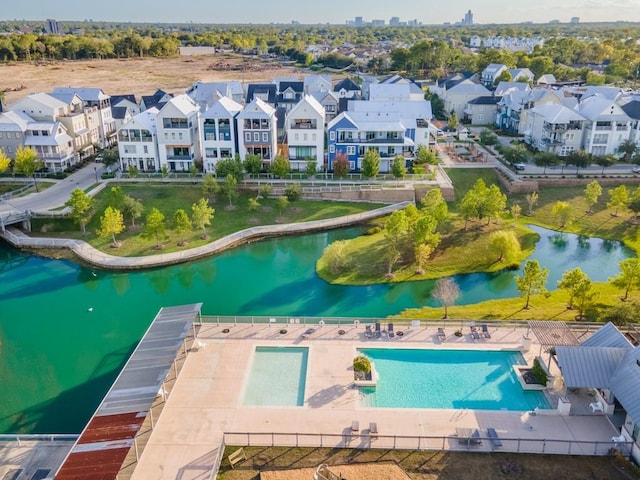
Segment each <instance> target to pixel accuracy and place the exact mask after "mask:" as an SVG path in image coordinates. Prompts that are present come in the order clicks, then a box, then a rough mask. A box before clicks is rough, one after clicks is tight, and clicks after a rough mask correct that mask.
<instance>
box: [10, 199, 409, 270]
mask: <svg viewBox="0 0 640 480" xmlns="http://www.w3.org/2000/svg"><path fill="white" fill-rule="evenodd" d="M409 204H410V202H402V203H396V204H394V205H388V206H386V207H382V208H378V209H375V210H371V211H369V212H363V213H357V214H354V215H347V216H344V217H338V218H329V219H326V220H316V221H312V222H300V223H289V224H285V225H263V226H259V227H252V228H247V229H245V230H241V231H239V232H236V233H233V234H231V235H227V236H226V237H223V238H220V239H218V240H215V241H214V242H211V243H208V244H207V245H203V246H201V247H196V248H191V249H188V250H183V251H179V252H171V253H165V254H160V255H149V256H145V257H117V256H114V255H109V254H108V253H104V252H101V251H100V250H98V249H96V248H94V247H92V246H91V245H89V244H88V243H87V242H85V241H83V240H71V239H65V238H34V237H29V236H28V235H26V234H25V233H23V232H21V231H20V230H18V229H16V228H12V227H9V228H8V229H7V230H6V231H5V232H0V238H3V239H5V240H6V241H7V242H9V243H10V244H12V245H13V246H15V247H19V248H20V247H22V248H68V249H69V250H71V251H72V252H73V253H75V254H76V255H77V256H78V257H80V259H82V260H83V261H85V262H87V263H89V264H91V265H94V266H96V267H99V268H104V269H107V270H138V269H145V268H153V267H160V266H164V265H175V264H178V263H184V262H189V261H192V260H196V259H199V258H203V257H207V256H210V255H213V254H215V253H219V252H222V251H223V250H227V249H229V248H232V247H235V246H238V245H242V244H244V243H247V242H249V241H250V240H256V239H262V238H268V237H277V236H285V235H298V234H304V233H310V232H317V231H322V230H329V229H333V228H339V227H345V226H349V225H356V224H358V223H363V222H365V221H368V220H371V219H374V218H378V217H382V216H384V215H389V214H390V213H392V212H394V211H396V210H401V209H403V208H405V207H406V206H408V205H409Z"/></svg>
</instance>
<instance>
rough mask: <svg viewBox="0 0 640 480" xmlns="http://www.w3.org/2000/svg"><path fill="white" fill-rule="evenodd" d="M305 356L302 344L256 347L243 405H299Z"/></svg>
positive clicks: (306, 351) (301, 397)
mask: <svg viewBox="0 0 640 480" xmlns="http://www.w3.org/2000/svg"><path fill="white" fill-rule="evenodd" d="M308 357H309V349H308V348H305V347H256V351H255V353H254V355H253V361H252V364H251V370H250V373H249V378H248V380H247V386H246V388H245V393H244V404H245V405H260V406H266V405H272V406H298V407H300V406H302V405H303V404H304V389H305V384H306V378H307V359H308Z"/></svg>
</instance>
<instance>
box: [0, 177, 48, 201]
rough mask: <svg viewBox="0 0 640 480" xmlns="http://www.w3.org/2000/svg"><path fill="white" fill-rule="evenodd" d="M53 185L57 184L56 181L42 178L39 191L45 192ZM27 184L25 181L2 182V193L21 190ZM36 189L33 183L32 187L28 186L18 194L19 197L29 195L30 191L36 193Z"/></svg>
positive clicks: (0, 187) (39, 181)
mask: <svg viewBox="0 0 640 480" xmlns="http://www.w3.org/2000/svg"><path fill="white" fill-rule="evenodd" d="M52 185H55V183H54V182H47V181H42V180H38V191H39V192H43V191H44V190H46V189H47V188H49V187H51V186H52ZM24 186H25V184H24V183H5V182H0V195H2V194H4V193H7V192H12V191H14V190H19V189H21V188H22V187H24ZM35 191H36V189H35V187H34V186H33V184H31V188H28V189H27V190H25V191H24V192H22V193H21V194H20V195H17V196H18V197H24V196H25V195H29V194H30V193H34V192H35Z"/></svg>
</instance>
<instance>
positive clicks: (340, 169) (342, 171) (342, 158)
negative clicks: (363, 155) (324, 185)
mask: <svg viewBox="0 0 640 480" xmlns="http://www.w3.org/2000/svg"><path fill="white" fill-rule="evenodd" d="M348 173H349V158H348V157H347V156H346V155H345V154H343V153H337V154H336V156H335V158H334V159H333V175H334V177H336V178H345V177H346V176H347V174H348Z"/></svg>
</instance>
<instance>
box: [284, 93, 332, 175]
mask: <svg viewBox="0 0 640 480" xmlns="http://www.w3.org/2000/svg"><path fill="white" fill-rule="evenodd" d="M324 119H325V111H324V107H323V106H322V105H320V103H318V101H317V100H316V99H315V98H313V97H312V96H311V95H305V97H304V98H303V99H302V100H301V101H300V102H298V103H297V104H296V105H294V106H293V107H292V108H291V110H290V111H289V112H288V113H287V117H286V120H285V122H286V130H287V135H286V138H287V142H288V152H289V162H290V163H291V169H292V170H294V171H304V169H305V168H306V166H307V161H308V160H314V161H315V162H316V167H317V169H318V170H322V168H323V166H324Z"/></svg>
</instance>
